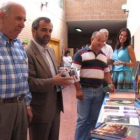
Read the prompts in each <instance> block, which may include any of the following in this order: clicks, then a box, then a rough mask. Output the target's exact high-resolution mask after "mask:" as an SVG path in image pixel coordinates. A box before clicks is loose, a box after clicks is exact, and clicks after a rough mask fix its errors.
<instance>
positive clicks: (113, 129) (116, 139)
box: [91, 122, 140, 140]
mask: <svg viewBox="0 0 140 140" xmlns="http://www.w3.org/2000/svg"><path fill="white" fill-rule="evenodd" d="M91 137H93V138H98V139H103V140H120V139H122V138H126V137H132V138H135V140H140V128H138V127H136V126H130V125H123V124H114V123H106V122H105V123H102V124H101V125H100V126H98V127H97V128H96V129H94V130H92V131H91Z"/></svg>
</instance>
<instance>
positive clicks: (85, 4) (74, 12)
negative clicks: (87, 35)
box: [65, 0, 126, 21]
mask: <svg viewBox="0 0 140 140" xmlns="http://www.w3.org/2000/svg"><path fill="white" fill-rule="evenodd" d="M65 1H66V20H67V21H79V20H93V19H94V20H95V19H96V20H98V19H99V20H100V19H106V20H107V19H108V20H111V19H115V20H116V19H125V15H124V13H123V11H122V10H121V5H122V4H125V3H126V0H65Z"/></svg>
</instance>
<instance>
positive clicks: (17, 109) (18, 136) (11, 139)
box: [0, 101, 28, 140]
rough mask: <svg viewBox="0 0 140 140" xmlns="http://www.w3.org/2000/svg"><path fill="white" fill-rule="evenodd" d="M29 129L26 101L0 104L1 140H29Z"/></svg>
mask: <svg viewBox="0 0 140 140" xmlns="http://www.w3.org/2000/svg"><path fill="white" fill-rule="evenodd" d="M27 127H28V121H27V111H26V107H25V103H24V101H22V102H20V103H0V140H27Z"/></svg>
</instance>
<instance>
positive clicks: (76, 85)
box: [74, 82, 84, 100]
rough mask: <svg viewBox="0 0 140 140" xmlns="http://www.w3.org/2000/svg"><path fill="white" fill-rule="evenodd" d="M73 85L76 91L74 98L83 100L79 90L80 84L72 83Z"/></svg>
mask: <svg viewBox="0 0 140 140" xmlns="http://www.w3.org/2000/svg"><path fill="white" fill-rule="evenodd" d="M74 85H75V89H76V98H77V99H79V100H83V98H84V94H83V92H82V90H81V86H80V83H79V82H76V83H74Z"/></svg>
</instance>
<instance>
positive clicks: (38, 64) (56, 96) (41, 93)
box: [25, 17, 71, 140]
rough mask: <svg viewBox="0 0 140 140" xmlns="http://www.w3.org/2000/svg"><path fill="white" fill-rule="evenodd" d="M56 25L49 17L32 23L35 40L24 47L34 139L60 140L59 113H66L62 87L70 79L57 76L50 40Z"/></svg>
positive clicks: (60, 74) (31, 126) (30, 128)
mask: <svg viewBox="0 0 140 140" xmlns="http://www.w3.org/2000/svg"><path fill="white" fill-rule="evenodd" d="M52 29H53V25H52V23H51V20H50V19H49V18H46V17H39V18H37V19H36V20H35V21H34V22H33V24H32V35H33V39H32V40H31V41H30V44H29V45H28V46H27V47H25V50H26V52H27V55H28V60H29V88H30V92H31V93H32V101H31V107H32V111H33V120H32V122H31V124H30V127H29V131H30V139H31V140H58V139H59V127H60V112H61V111H63V100H62V92H61V89H60V85H61V86H67V85H70V84H71V78H66V77H62V73H63V72H61V73H59V74H58V69H57V62H56V57H55V53H54V50H53V49H52V48H50V47H49V46H48V45H47V44H48V42H49V41H50V37H51V33H52Z"/></svg>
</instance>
